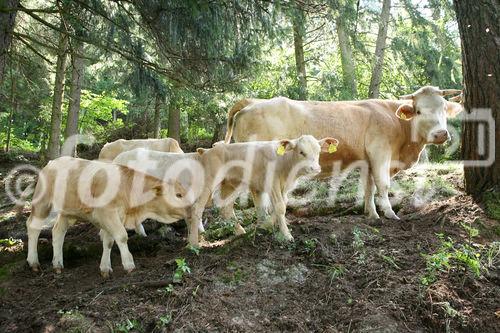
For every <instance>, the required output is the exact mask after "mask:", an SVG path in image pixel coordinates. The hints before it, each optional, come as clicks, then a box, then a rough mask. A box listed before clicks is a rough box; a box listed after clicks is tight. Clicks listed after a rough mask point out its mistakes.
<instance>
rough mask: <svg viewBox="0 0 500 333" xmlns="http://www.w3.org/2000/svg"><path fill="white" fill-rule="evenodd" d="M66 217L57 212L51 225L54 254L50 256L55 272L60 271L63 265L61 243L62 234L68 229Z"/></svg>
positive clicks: (62, 239)
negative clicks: (54, 221)
mask: <svg viewBox="0 0 500 333" xmlns="http://www.w3.org/2000/svg"><path fill="white" fill-rule="evenodd" d="M68 226H69V223H68V218H67V217H66V216H64V215H63V214H59V215H58V216H57V219H56V223H55V224H54V226H53V227H52V248H53V252H54V256H53V258H52V266H53V267H54V270H55V271H56V273H61V270H62V269H63V268H64V265H63V244H64V236H65V235H66V231H67V230H68Z"/></svg>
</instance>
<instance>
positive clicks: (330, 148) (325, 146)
mask: <svg viewBox="0 0 500 333" xmlns="http://www.w3.org/2000/svg"><path fill="white" fill-rule="evenodd" d="M318 143H319V145H320V146H321V151H322V152H324V153H330V154H333V153H334V152H336V151H337V146H338V145H339V140H337V139H335V138H330V137H328V138H324V139H321V140H319V141H318Z"/></svg>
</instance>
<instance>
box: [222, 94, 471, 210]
mask: <svg viewBox="0 0 500 333" xmlns="http://www.w3.org/2000/svg"><path fill="white" fill-rule="evenodd" d="M460 92H461V91H460V90H455V89H446V90H441V89H439V88H437V87H431V86H426V87H422V88H420V89H419V90H417V91H416V92H414V93H413V94H410V95H406V96H402V97H401V99H402V100H362V101H344V102H316V101H294V100H290V99H288V98H284V97H278V98H273V99H270V100H259V99H255V100H254V99H244V100H241V101H239V102H238V103H236V105H235V106H234V107H233V108H232V109H231V110H230V112H229V115H228V126H227V134H226V138H225V141H226V142H230V140H231V137H232V136H233V137H234V140H235V141H236V142H244V141H253V140H275V139H281V138H293V137H298V136H300V135H303V134H311V135H313V136H314V137H316V138H322V137H325V136H334V137H336V138H338V139H339V140H340V145H339V147H338V151H337V153H336V154H332V155H329V154H322V155H321V158H320V164H321V167H322V172H321V175H320V176H330V175H332V171H333V170H338V169H340V168H346V167H348V166H349V165H351V164H352V163H353V162H358V161H366V162H367V163H365V164H366V171H367V172H366V176H367V177H366V180H365V184H366V185H365V213H367V214H368V215H369V216H370V217H372V218H378V217H379V215H378V213H377V210H376V207H375V200H374V199H375V189H378V196H379V206H380V209H381V210H382V211H383V213H384V215H385V216H386V217H388V218H393V219H399V218H398V216H397V215H396V214H395V213H394V211H393V210H392V207H391V204H390V202H389V196H388V191H389V186H390V178H391V176H393V175H394V174H396V173H397V172H398V171H399V170H401V169H407V168H409V167H411V166H412V165H413V164H414V163H416V162H417V161H418V158H419V156H420V153H421V152H422V150H423V149H424V147H425V145H426V144H430V143H434V144H442V143H444V142H446V141H447V140H448V139H449V132H448V130H447V123H446V117H447V114H448V115H454V114H456V113H458V112H460V111H461V110H462V106H461V105H460V104H458V103H453V102H447V101H446V100H445V99H444V98H443V96H445V95H451V94H459V93H460ZM375 186H376V187H375Z"/></svg>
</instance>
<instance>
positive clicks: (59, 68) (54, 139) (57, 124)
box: [47, 27, 68, 160]
mask: <svg viewBox="0 0 500 333" xmlns="http://www.w3.org/2000/svg"><path fill="white" fill-rule="evenodd" d="M62 28H63V27H62ZM63 29H64V28H63ZM67 47H68V36H67V35H66V34H61V36H60V37H59V46H58V55H57V64H56V78H55V82H54V96H53V99H52V115H51V118H50V137H49V146H48V148H47V153H48V158H49V159H50V160H53V159H54V158H57V157H58V156H59V154H60V145H61V143H60V136H61V118H62V113H61V107H62V101H63V96H64V76H65V73H66V51H67Z"/></svg>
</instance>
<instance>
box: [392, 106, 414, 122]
mask: <svg viewBox="0 0 500 333" xmlns="http://www.w3.org/2000/svg"><path fill="white" fill-rule="evenodd" d="M396 116H397V117H398V118H400V119H403V120H410V119H411V118H413V117H414V116H415V109H414V108H413V106H412V105H409V104H403V105H401V106H399V108H398V109H397V110H396Z"/></svg>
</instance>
